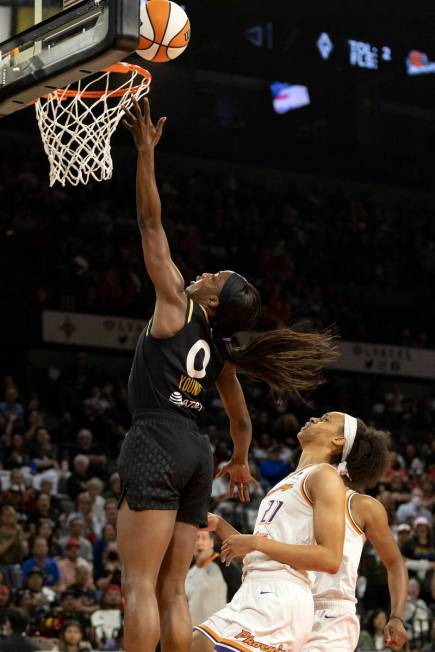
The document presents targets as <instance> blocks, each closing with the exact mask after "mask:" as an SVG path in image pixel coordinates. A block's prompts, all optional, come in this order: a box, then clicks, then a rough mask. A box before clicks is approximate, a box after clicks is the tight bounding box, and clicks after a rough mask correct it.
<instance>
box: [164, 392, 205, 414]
mask: <svg viewBox="0 0 435 652" xmlns="http://www.w3.org/2000/svg"><path fill="white" fill-rule="evenodd" d="M169 400H170V402H171V403H173V404H174V405H176V406H177V407H186V408H188V409H189V410H198V412H201V410H202V409H203V405H202V403H200V402H199V401H191V400H190V399H188V398H183V395H182V394H180V392H172V394H171V395H170V397H169Z"/></svg>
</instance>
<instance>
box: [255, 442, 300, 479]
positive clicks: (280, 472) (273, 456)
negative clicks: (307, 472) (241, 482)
mask: <svg viewBox="0 0 435 652" xmlns="http://www.w3.org/2000/svg"><path fill="white" fill-rule="evenodd" d="M293 468H294V467H293V466H290V465H289V464H286V463H285V462H283V461H282V460H281V447H280V446H274V447H273V448H271V449H270V450H269V451H268V453H267V457H266V458H265V459H264V460H262V461H261V462H260V472H261V475H262V476H263V478H264V479H265V480H267V482H268V483H269V485H270V486H274V485H275V484H277V482H279V481H280V480H282V479H283V478H285V477H286V476H287V475H288V474H289V473H291V471H292V470H293Z"/></svg>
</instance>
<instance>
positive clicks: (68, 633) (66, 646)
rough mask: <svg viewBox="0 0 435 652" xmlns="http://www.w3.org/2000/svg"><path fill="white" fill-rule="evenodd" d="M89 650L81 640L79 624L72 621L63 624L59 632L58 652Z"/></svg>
mask: <svg viewBox="0 0 435 652" xmlns="http://www.w3.org/2000/svg"><path fill="white" fill-rule="evenodd" d="M90 649H91V646H90V645H89V643H86V642H85V641H84V640H83V631H82V626H81V625H80V623H79V622H78V621H74V620H70V621H67V622H65V623H64V624H63V626H62V629H61V631H60V636H59V645H58V652H85V651H86V652H87V651H88V650H90Z"/></svg>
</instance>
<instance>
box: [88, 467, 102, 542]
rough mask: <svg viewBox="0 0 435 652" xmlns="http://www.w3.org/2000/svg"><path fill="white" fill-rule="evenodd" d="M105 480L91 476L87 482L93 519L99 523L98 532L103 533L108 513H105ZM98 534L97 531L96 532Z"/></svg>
mask: <svg viewBox="0 0 435 652" xmlns="http://www.w3.org/2000/svg"><path fill="white" fill-rule="evenodd" d="M103 488H104V482H102V481H101V480H100V478H91V479H90V480H89V481H88V482H87V483H86V490H87V494H88V496H89V497H90V499H91V503H92V508H91V514H92V520H93V522H94V523H95V524H97V528H98V532H99V533H100V534H101V531H102V529H103V526H104V524H105V522H106V515H105V513H104V505H105V500H104V498H103V497H102V495H101V494H102V492H103ZM95 533H96V534H97V532H95Z"/></svg>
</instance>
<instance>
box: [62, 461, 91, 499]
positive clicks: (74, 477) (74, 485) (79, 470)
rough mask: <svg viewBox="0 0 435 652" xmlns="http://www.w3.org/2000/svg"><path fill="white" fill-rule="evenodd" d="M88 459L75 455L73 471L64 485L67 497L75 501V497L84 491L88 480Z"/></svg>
mask: <svg viewBox="0 0 435 652" xmlns="http://www.w3.org/2000/svg"><path fill="white" fill-rule="evenodd" d="M89 466H90V462H89V458H88V457H87V456H86V455H76V456H75V457H74V460H73V470H72V472H71V475H70V476H69V478H68V480H67V483H66V490H67V492H68V495H69V496H70V497H71V498H72V499H73V500H75V499H76V498H77V496H78V495H79V494H81V493H83V492H84V491H86V485H87V483H88V481H89V479H90V475H89Z"/></svg>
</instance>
